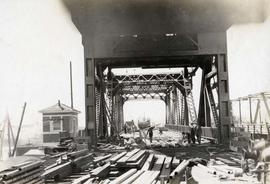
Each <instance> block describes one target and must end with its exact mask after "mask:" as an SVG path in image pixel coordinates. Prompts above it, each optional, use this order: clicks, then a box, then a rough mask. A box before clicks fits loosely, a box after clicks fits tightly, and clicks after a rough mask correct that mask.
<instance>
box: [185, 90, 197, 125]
mask: <svg viewBox="0 0 270 184" xmlns="http://www.w3.org/2000/svg"><path fill="white" fill-rule="evenodd" d="M186 99H187V105H188V112H189V117H190V120H191V123H196V124H197V123H198V119H197V112H196V107H195V103H194V98H193V95H192V92H191V91H190V92H189V93H188V94H187V96H186Z"/></svg>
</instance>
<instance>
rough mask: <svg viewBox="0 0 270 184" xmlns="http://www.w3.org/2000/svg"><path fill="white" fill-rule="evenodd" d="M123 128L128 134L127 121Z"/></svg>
mask: <svg viewBox="0 0 270 184" xmlns="http://www.w3.org/2000/svg"><path fill="white" fill-rule="evenodd" d="M123 129H124V132H125V134H126V133H127V124H126V123H124V125H123Z"/></svg>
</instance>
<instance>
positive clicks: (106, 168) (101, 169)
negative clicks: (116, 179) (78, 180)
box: [90, 163, 110, 178]
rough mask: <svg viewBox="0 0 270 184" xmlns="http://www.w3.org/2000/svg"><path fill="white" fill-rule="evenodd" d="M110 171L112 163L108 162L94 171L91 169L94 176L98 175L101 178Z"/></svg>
mask: <svg viewBox="0 0 270 184" xmlns="http://www.w3.org/2000/svg"><path fill="white" fill-rule="evenodd" d="M109 172H110V163H107V164H105V165H103V166H100V167H98V168H96V169H94V170H92V171H90V173H91V174H92V175H93V176H97V177H100V178H104V177H106V176H107V175H108V174H109Z"/></svg>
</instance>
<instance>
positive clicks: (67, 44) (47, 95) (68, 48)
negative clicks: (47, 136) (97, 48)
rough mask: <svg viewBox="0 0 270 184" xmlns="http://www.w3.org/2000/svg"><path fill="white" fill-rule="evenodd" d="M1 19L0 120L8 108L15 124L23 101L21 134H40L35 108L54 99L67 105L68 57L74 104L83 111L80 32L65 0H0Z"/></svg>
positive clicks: (50, 102)
mask: <svg viewBox="0 0 270 184" xmlns="http://www.w3.org/2000/svg"><path fill="white" fill-rule="evenodd" d="M0 25H1V28H0V58H1V59H0V65H1V66H0V85H1V90H0V102H1V103H0V122H2V121H3V120H4V118H5V116H6V113H7V112H8V113H9V116H10V118H11V123H12V124H13V125H14V126H15V127H16V126H17V125H18V124H19V121H20V117H21V113H22V107H23V104H24V102H27V106H26V111H25V116H24V121H23V126H22V135H21V137H22V138H23V139H25V140H27V139H28V138H32V137H39V136H40V132H41V127H42V126H41V125H42V124H41V122H42V121H41V118H42V116H41V114H40V113H39V112H38V111H39V110H41V109H44V108H47V107H49V106H52V105H54V104H56V103H57V101H58V99H59V100H60V101H61V102H62V103H64V104H67V105H70V90H69V89H70V88H69V62H70V61H72V65H73V81H74V84H73V85H74V107H75V108H77V107H78V109H79V110H81V111H83V110H84V109H82V108H81V107H84V98H83V97H84V90H83V89H84V75H83V72H84V68H83V47H82V44H81V35H80V33H79V32H78V30H77V29H76V27H75V26H74V25H73V23H72V21H71V19H70V15H69V13H68V12H67V11H66V10H65V8H64V6H62V4H61V3H60V2H59V1H55V0H47V1H43V0H25V1H20V0H11V1H1V3H0ZM79 107H80V108H79ZM80 119H81V120H82V118H81V115H80ZM29 133H30V134H29ZM21 140H22V139H21Z"/></svg>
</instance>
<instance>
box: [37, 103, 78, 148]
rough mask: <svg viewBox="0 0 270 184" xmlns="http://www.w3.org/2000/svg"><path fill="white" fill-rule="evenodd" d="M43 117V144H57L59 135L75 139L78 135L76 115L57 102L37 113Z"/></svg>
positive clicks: (71, 109) (70, 109) (76, 111)
mask: <svg viewBox="0 0 270 184" xmlns="http://www.w3.org/2000/svg"><path fill="white" fill-rule="evenodd" d="M39 112H40V113H42V116H43V123H42V124H43V143H59V140H60V134H62V135H65V137H67V136H70V137H75V136H77V133H78V114H79V113H80V111H78V110H76V109H73V108H71V107H69V106H67V105H65V104H62V103H61V102H60V101H59V100H58V103H57V104H55V105H53V106H51V107H48V108H46V109H43V110H41V111H39Z"/></svg>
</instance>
